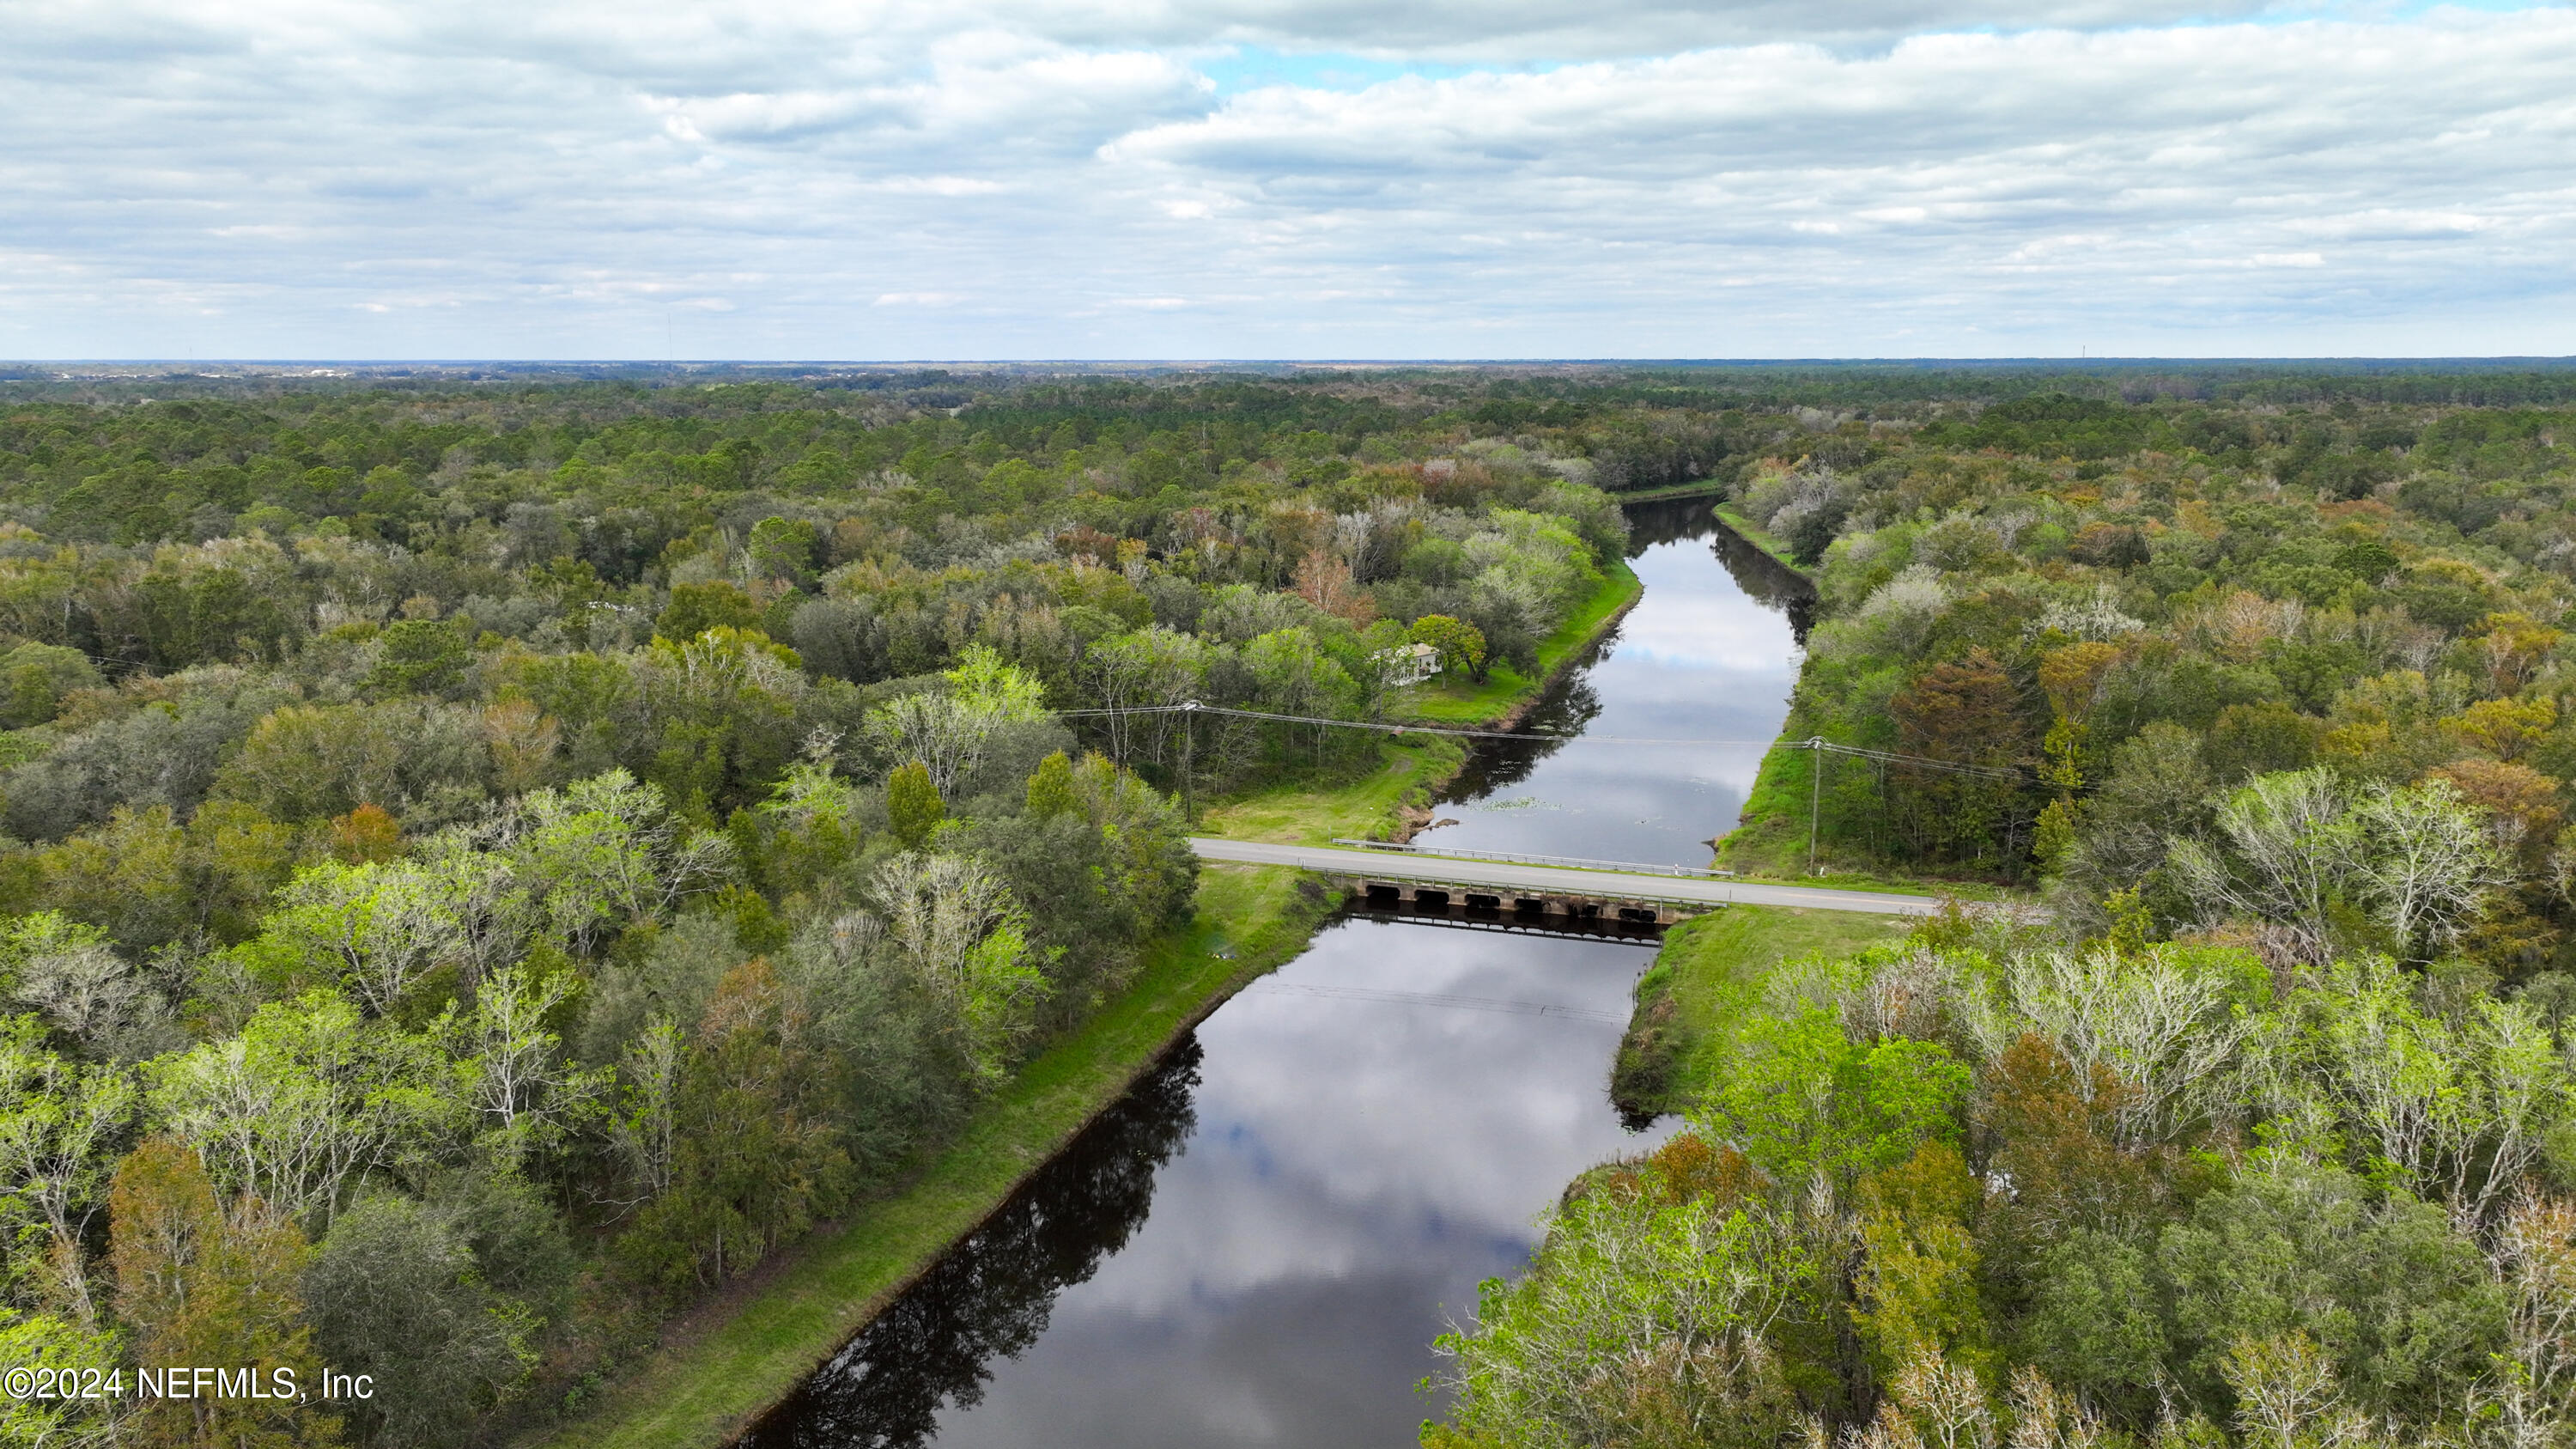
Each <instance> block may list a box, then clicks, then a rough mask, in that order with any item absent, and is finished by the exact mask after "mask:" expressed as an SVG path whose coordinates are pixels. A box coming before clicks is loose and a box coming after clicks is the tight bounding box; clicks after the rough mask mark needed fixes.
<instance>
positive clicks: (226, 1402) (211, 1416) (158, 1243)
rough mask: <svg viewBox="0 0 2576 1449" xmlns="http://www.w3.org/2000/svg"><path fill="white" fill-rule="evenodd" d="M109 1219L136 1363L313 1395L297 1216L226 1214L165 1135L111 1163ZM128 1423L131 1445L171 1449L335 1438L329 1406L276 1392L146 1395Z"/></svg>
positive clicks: (201, 1174)
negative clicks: (235, 1376)
mask: <svg viewBox="0 0 2576 1449" xmlns="http://www.w3.org/2000/svg"><path fill="white" fill-rule="evenodd" d="M109 1216H110V1224H111V1241H112V1246H111V1248H110V1250H109V1258H110V1260H111V1261H112V1262H113V1263H114V1264H115V1268H116V1282H117V1313H118V1315H119V1316H120V1317H121V1318H123V1319H124V1321H125V1322H126V1323H127V1324H129V1325H131V1326H132V1328H133V1330H134V1334H135V1356H136V1358H137V1360H138V1361H139V1362H141V1363H145V1364H153V1365H205V1366H208V1367H215V1366H221V1367H224V1368H229V1369H235V1370H241V1369H248V1370H251V1371H252V1372H254V1373H255V1374H256V1375H257V1376H258V1381H259V1382H260V1383H262V1384H263V1385H270V1386H275V1385H278V1384H280V1383H282V1382H286V1381H281V1380H279V1379H277V1378H276V1377H275V1376H276V1375H278V1374H280V1373H285V1374H289V1375H291V1376H292V1378H291V1380H288V1381H291V1382H292V1383H294V1384H295V1385H297V1386H298V1387H299V1388H302V1389H303V1390H305V1391H306V1392H308V1393H318V1392H319V1391H320V1389H321V1385H322V1364H321V1361H320V1358H319V1356H318V1355H317V1354H315V1352H314V1349H313V1336H312V1330H311V1329H309V1328H307V1327H305V1326H304V1325H303V1324H302V1323H301V1321H300V1319H301V1317H302V1314H303V1308H304V1305H303V1303H302V1301H301V1299H300V1297H299V1295H298V1293H297V1291H296V1277H297V1274H298V1273H299V1272H300V1271H301V1270H302V1269H303V1266H304V1263H305V1260H306V1258H307V1256H308V1254H309V1249H307V1248H306V1246H305V1242H304V1235H303V1234H302V1233H300V1232H298V1231H296V1228H295V1224H294V1223H293V1222H292V1221H289V1220H286V1219H283V1218H279V1217H276V1216H273V1215H271V1213H270V1212H269V1210H268V1207H267V1205H266V1204H264V1203H261V1202H259V1201H257V1200H255V1199H253V1200H247V1201H244V1202H243V1203H242V1204H240V1206H239V1208H238V1209H237V1210H236V1212H235V1213H234V1214H233V1215H232V1216H231V1217H230V1218H229V1219H228V1218H227V1215H226V1214H225V1213H224V1212H223V1211H222V1209H221V1208H220V1207H218V1206H217V1203H216V1199H215V1189H214V1184H213V1182H212V1181H210V1180H209V1179H208V1178H207V1176H206V1173H205V1170H204V1169H203V1168H202V1167H200V1166H199V1165H198V1163H197V1159H196V1156H195V1155H194V1154H193V1153H191V1152H189V1151H188V1149H187V1148H185V1147H183V1146H181V1145H180V1144H178V1143H176V1142H174V1141H171V1140H170V1139H169V1138H166V1137H155V1138H152V1139H150V1140H148V1141H146V1142H145V1143H144V1144H143V1145H142V1146H140V1147H138V1148H136V1149H135V1150H134V1152H133V1153H132V1154H130V1155H129V1156H128V1157H127V1158H126V1159H125V1162H124V1164H123V1165H122V1166H120V1167H118V1168H117V1171H116V1181H115V1184H114V1186H113V1187H112V1188H111V1189H110V1191H109ZM135 1417H136V1423H137V1428H138V1430H139V1432H138V1434H137V1436H136V1442H139V1443H143V1444H150V1445H170V1446H172V1449H180V1446H186V1449H201V1446H205V1445H217V1444H219V1445H227V1446H230V1445H255V1446H262V1449H267V1446H278V1449H284V1446H297V1445H322V1444H332V1443H336V1442H338V1439H339V1421H338V1420H337V1418H336V1417H334V1416H333V1415H332V1414H330V1413H329V1412H328V1411H326V1410H323V1409H321V1408H319V1407H318V1406H317V1407H304V1406H301V1405H299V1404H298V1403H297V1401H296V1400H293V1399H282V1398H278V1397H269V1398H251V1397H247V1396H241V1397H213V1396H207V1397H192V1398H184V1399H178V1398H154V1399H146V1400H144V1401H143V1402H142V1404H141V1406H140V1408H139V1410H138V1411H137V1413H136V1416H135Z"/></svg>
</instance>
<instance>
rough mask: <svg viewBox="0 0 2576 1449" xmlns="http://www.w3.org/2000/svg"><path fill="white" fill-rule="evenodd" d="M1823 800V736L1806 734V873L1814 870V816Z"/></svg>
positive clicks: (1821, 805)
mask: <svg viewBox="0 0 2576 1449" xmlns="http://www.w3.org/2000/svg"><path fill="white" fill-rule="evenodd" d="M1824 801H1825V737H1824V736H1822V735H1809V736H1807V874H1809V875H1811V876H1812V875H1815V874H1816V873H1817V871H1816V816H1817V814H1818V813H1819V811H1820V810H1821V809H1822V807H1823V805H1824Z"/></svg>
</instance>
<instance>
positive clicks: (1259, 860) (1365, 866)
mask: <svg viewBox="0 0 2576 1449" xmlns="http://www.w3.org/2000/svg"><path fill="white" fill-rule="evenodd" d="M1190 848H1191V849H1193V850H1195V851H1197V852H1198V856H1199V859H1201V860H1222V861H1232V862H1234V863H1236V864H1238V865H1292V866H1296V867H1298V868H1300V869H1303V870H1320V871H1329V872H1331V873H1333V874H1336V875H1365V876H1376V877H1378V878H1380V879H1382V880H1423V881H1440V882H1446V883H1449V884H1455V885H1488V886H1493V887H1495V888H1496V889H1497V890H1525V891H1533V892H1539V891H1544V892H1559V893H1563V894H1566V895H1578V896H1627V897H1630V898H1634V899H1652V900H1666V901H1690V902H1695V903H1702V904H1707V905H1747V906H1805V907H1808V908H1810V909H1814V910H1825V911H1866V912H1868V913H1870V914H1872V915H1887V916H1928V915H1931V914H1932V913H1934V912H1935V911H1938V910H1939V909H1940V908H1941V903H1940V902H1939V901H1937V900H1934V899H1932V898H1931V897H1929V896H1900V895H1891V894H1888V893H1886V892H1882V891H1834V890H1819V889H1817V888H1815V887H1812V886H1785V885H1755V884H1753V883H1751V882H1749V881H1731V880H1703V879H1694V878H1691V877H1688V876H1680V877H1676V876H1660V875H1630V874H1627V873H1625V872H1621V871H1609V870H1577V869H1573V868H1570V867H1566V866H1555V865H1515V864H1508V863H1504V862H1499V861H1486V860H1453V859H1449V858H1446V857H1442V856H1436V855H1411V854H1400V853H1398V852H1395V851H1377V850H1346V849H1342V848H1339V847H1335V846H1323V845H1271V844H1268V843H1266V842H1262V841H1253V840H1219V839H1217V838H1215V837H1213V836H1205V835H1194V836H1191V837H1190Z"/></svg>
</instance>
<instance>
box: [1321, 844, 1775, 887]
mask: <svg viewBox="0 0 2576 1449" xmlns="http://www.w3.org/2000/svg"><path fill="white" fill-rule="evenodd" d="M1333 843H1334V844H1335V845H1347V846H1351V847H1354V848H1356V849H1360V850H1375V851H1383V852H1385V853H1386V854H1389V855H1404V856H1409V857H1411V858H1413V859H1415V860H1444V859H1445V860H1487V861H1493V862H1495V863H1497V864H1501V865H1552V866H1559V867H1562V868H1565V869H1568V870H1606V871H1615V872H1617V873H1619V874H1621V875H1660V876H1669V877H1672V878H1675V879H1679V880H1733V879H1735V872H1733V871H1731V870H1715V869H1703V868H1701V867H1698V866H1689V865H1642V864H1639V863H1638V862H1636V861H1630V860H1585V859H1583V858H1582V857H1580V856H1572V855H1530V854H1526V853H1524V852H1521V851H1516V850H1469V849H1464V848H1460V849H1454V850H1432V849H1428V848H1426V847H1424V846H1419V845H1407V844H1402V843H1399V842H1396V841H1392V840H1343V839H1339V838H1336V839H1335V840H1334V841H1333Z"/></svg>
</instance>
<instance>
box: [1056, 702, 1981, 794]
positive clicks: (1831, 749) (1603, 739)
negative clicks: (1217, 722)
mask: <svg viewBox="0 0 2576 1449" xmlns="http://www.w3.org/2000/svg"><path fill="white" fill-rule="evenodd" d="M1056 714H1057V715H1058V716H1060V717H1063V718H1067V719H1071V718H1080V717H1084V716H1097V715H1129V714H1222V715H1231V716H1234V717H1235V718H1238V719H1258V720H1270V721H1273V722H1276V723H1279V724H1303V725H1319V726H1325V727H1329V728H1332V729H1351V730H1373V731H1375V732H1377V733H1379V734H1385V735H1444V736H1448V737H1451V738H1455V739H1471V740H1509V741H1512V742H1514V743H1517V744H1549V745H1572V744H1592V745H1657V746H1686V747H1690V748H1695V749H1772V748H1779V749H1789V750H1813V751H1820V752H1823V753H1826V754H1835V755H1850V756H1853V757H1855V758H1858V759H1865V760H1873V761H1876V762H1878V763H1880V764H1897V765H1910V766H1915V767H1918V768H1921V769H1927V770H1938V771H1944V772H1947V773H1949V774H1954V775H1970V776H1975V777H1978V778H1981V779H1988V780H2011V781H2020V780H2022V779H2024V778H2025V776H2024V775H2023V773H2022V772H2021V771H2019V770H2013V769H2006V768H2001V767H1998V766H1993V765H1970V764H1963V763H1961V762H1959V761H1956V760H1936V759H1933V758H1931V757H1930V756H1927V755H1909V754H1904V753H1902V752H1899V751H1896V750H1874V749H1869V748H1866V747H1863V746H1860V745H1838V744H1835V743H1833V742H1832V741H1830V740H1827V739H1824V738H1822V737H1820V736H1812V735H1811V736H1809V737H1808V738H1806V739H1803V740H1778V739H1769V740H1671V739H1646V738H1638V737H1634V736H1627V735H1594V734H1575V735H1547V734H1535V733H1532V732H1529V731H1526V730H1476V729H1458V728H1453V727H1451V726H1446V725H1408V724H1392V723H1387V722H1384V721H1379V720H1360V719H1325V718H1322V717H1320V716H1317V715H1306V714H1278V713H1275V712H1273V711H1270V710H1260V709H1235V708H1232V707H1230V706H1227V705H1220V704H1201V703H1199V702H1197V701H1195V700H1192V701H1189V702H1186V703H1182V704H1136V705H1125V706H1120V707H1115V708H1104V709H1063V710H1057V711H1056Z"/></svg>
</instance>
